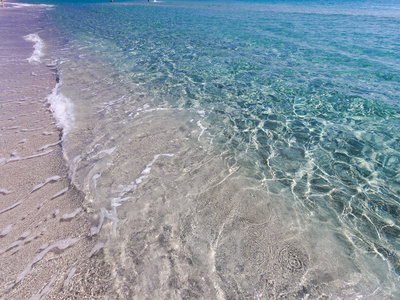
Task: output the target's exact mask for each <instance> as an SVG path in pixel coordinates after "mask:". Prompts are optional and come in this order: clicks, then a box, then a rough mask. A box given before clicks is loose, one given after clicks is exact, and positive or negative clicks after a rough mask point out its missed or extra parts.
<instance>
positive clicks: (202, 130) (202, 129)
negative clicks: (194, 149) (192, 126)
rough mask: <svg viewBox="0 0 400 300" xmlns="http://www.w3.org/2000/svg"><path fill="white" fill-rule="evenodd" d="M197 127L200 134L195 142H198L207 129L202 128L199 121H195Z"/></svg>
mask: <svg viewBox="0 0 400 300" xmlns="http://www.w3.org/2000/svg"><path fill="white" fill-rule="evenodd" d="M197 126H199V127H200V129H201V132H200V134H199V137H198V138H197V140H198V141H200V138H201V136H202V135H203V133H204V131H206V130H207V128H206V127H204V126H203V125H202V124H201V122H200V121H197Z"/></svg>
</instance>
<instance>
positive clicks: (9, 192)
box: [0, 189, 12, 195]
mask: <svg viewBox="0 0 400 300" xmlns="http://www.w3.org/2000/svg"><path fill="white" fill-rule="evenodd" d="M11 193H12V191H9V190H7V189H0V194H3V195H8V194H11Z"/></svg>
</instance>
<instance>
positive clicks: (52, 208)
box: [0, 4, 112, 299]
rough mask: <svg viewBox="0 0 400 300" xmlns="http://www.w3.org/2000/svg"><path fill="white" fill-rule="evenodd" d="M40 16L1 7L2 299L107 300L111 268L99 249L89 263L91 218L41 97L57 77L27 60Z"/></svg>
mask: <svg viewBox="0 0 400 300" xmlns="http://www.w3.org/2000/svg"><path fill="white" fill-rule="evenodd" d="M43 13H44V8H43V7H39V6H30V7H22V8H21V7H20V8H16V7H12V6H11V5H10V4H9V5H7V6H6V8H5V9H1V8H0V19H1V20H2V24H1V26H2V28H1V30H0V298H1V299H41V298H42V297H45V296H46V299H103V298H107V299H109V298H112V297H107V294H108V295H110V294H109V293H110V292H111V290H110V289H111V283H110V282H108V281H109V273H108V272H109V271H108V270H109V269H108V266H107V264H106V263H105V262H104V260H103V257H102V255H103V254H102V251H100V252H99V253H98V254H97V255H94V256H92V257H91V258H90V259H88V253H90V251H91V249H92V248H93V246H94V245H95V244H96V240H95V239H93V238H92V237H91V236H90V233H89V228H90V226H92V224H90V223H91V216H90V215H88V214H87V213H86V210H85V207H84V197H83V195H82V194H81V193H80V192H79V191H77V190H76V188H75V187H74V186H72V185H71V183H70V180H69V178H68V176H67V167H66V166H65V161H64V159H63V155H62V148H61V145H60V144H57V142H58V141H59V139H60V131H59V130H58V129H57V127H56V125H55V124H56V122H55V120H54V119H53V117H52V115H51V112H50V110H49V107H48V104H47V100H46V97H47V96H48V95H49V94H50V93H51V91H52V89H53V87H54V86H55V84H56V74H55V73H54V70H53V69H52V68H50V67H47V66H46V64H45V63H44V62H40V63H37V62H33V63H29V62H28V58H29V57H30V56H31V55H32V53H33V50H34V49H33V45H34V43H32V42H29V41H26V40H24V38H23V37H24V36H26V35H27V34H30V33H39V36H40V30H41V28H40V26H43V25H41V23H40V20H41V15H42V14H43ZM44 52H45V49H44ZM49 144H54V145H53V146H50V147H47V148H46V149H43V146H45V145H49ZM66 188H68V190H67V192H65V193H62V194H61V195H60V196H58V197H55V198H54V199H52V197H53V196H54V195H56V194H57V193H59V192H60V191H62V190H64V189H66ZM79 208H81V210H79ZM76 211H78V212H79V213H76V214H74V216H73V217H71V218H63V215H72V213H73V212H76ZM71 270H74V272H71ZM67 279H68V280H67ZM66 280H67V281H66Z"/></svg>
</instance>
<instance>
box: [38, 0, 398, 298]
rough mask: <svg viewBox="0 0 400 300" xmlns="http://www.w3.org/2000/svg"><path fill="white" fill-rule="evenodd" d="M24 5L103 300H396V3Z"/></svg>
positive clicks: (350, 0) (174, 0)
mask: <svg viewBox="0 0 400 300" xmlns="http://www.w3.org/2000/svg"><path fill="white" fill-rule="evenodd" d="M32 3H36V4H37V3H45V4H51V5H52V6H49V7H47V8H46V11H45V14H44V15H43V17H42V22H43V26H44V28H45V29H44V30H43V31H41V32H33V34H36V35H37V36H38V37H40V39H41V40H42V41H43V44H41V45H40V47H41V48H40V49H39V52H40V53H39V54H40V55H39V56H38V61H40V63H45V64H47V65H48V66H49V67H51V68H54V69H56V70H57V74H58V75H57V80H58V83H57V85H56V87H55V88H54V90H53V93H52V94H51V95H50V96H49V102H50V103H51V108H52V109H53V110H54V112H55V116H56V117H57V120H58V123H59V126H60V127H62V128H64V131H63V136H62V138H63V143H62V145H63V151H64V155H65V157H66V158H67V161H68V165H69V169H70V176H71V179H72V181H73V183H74V184H75V185H76V186H77V187H78V188H79V189H80V190H81V191H83V193H84V195H85V205H86V207H87V209H88V210H89V211H91V212H93V213H94V214H95V216H96V218H95V219H94V220H93V227H92V228H91V234H93V235H95V236H97V237H98V239H99V241H102V242H103V243H104V245H105V248H104V251H105V256H106V259H107V261H108V262H109V263H110V264H111V265H112V269H113V272H112V274H110V278H112V280H113V281H114V282H115V287H116V293H117V294H118V295H119V297H121V298H124V299H131V298H133V299H196V298H203V299H275V298H279V299H301V298H307V299H317V298H321V299H399V298H400V282H399V276H400V172H399V166H400V131H399V129H400V1H353V0H348V1H344V0H342V1H339V0H338V1H335V0H332V1H322V0H320V1H283V0H282V1H278V0H276V1H251V0H245V1H229V0H226V1H219V0H216V1H190V0H182V1H178V0H171V1H157V2H153V1H152V2H147V1H138V0H134V1H118V0H114V2H113V3H110V2H108V1H58V2H55V1H53V2H51V1H47V2H46V1H40V2H34V1H32ZM34 37H35V36H34ZM36 44H39V42H37V43H36ZM101 246H102V244H99V247H101Z"/></svg>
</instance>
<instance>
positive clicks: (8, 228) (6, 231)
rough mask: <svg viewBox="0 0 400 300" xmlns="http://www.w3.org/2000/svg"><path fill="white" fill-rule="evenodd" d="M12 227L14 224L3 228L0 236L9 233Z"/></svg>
mask: <svg viewBox="0 0 400 300" xmlns="http://www.w3.org/2000/svg"><path fill="white" fill-rule="evenodd" d="M11 228H12V224H10V225H7V226H6V228H4V229H3V231H2V232H1V233H0V237H5V236H6V235H7V234H9V233H10V231H11Z"/></svg>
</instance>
